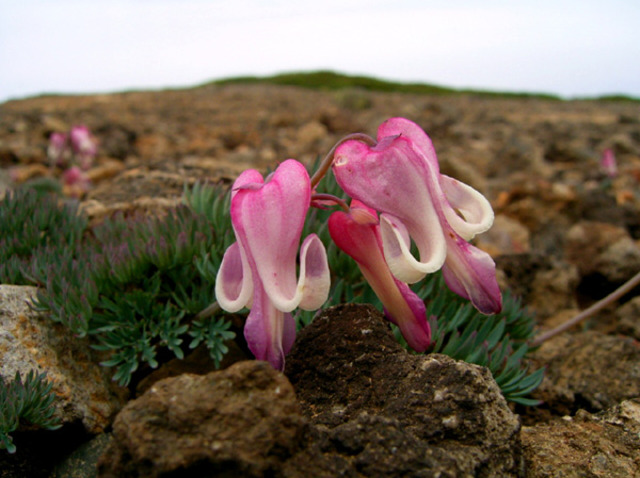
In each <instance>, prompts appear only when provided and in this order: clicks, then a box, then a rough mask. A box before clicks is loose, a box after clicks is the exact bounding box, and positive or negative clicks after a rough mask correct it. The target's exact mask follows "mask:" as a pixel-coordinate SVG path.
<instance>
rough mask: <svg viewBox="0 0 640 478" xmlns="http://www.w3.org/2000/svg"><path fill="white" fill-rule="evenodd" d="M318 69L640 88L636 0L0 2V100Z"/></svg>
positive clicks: (559, 87) (583, 92) (592, 89)
mask: <svg viewBox="0 0 640 478" xmlns="http://www.w3.org/2000/svg"><path fill="white" fill-rule="evenodd" d="M318 69H331V70H335V71H339V72H343V73H348V74H364V75H369V76H374V77H378V78H382V79H390V80H398V81H407V82H424V83H433V84H439V85H443V86H452V87H461V88H462V87H464V88H477V89H491V90H508V91H531V92H547V93H552V94H558V95H561V96H564V97H575V96H594V95H603V94H611V93H622V94H627V95H632V96H637V97H640V1H639V0H607V1H594V0H581V1H580V0H567V1H563V0H521V1H515V0H486V1H471V0H450V1H445V0H422V1H420V0H395V1H379V0H316V1H314V2H311V1H307V0H300V1H293V0H264V1H259V0H232V1H227V0H115V1H108V0H104V1H102V2H97V1H96V2H94V1H90V0H55V1H54V0H0V102H2V101H5V100H7V99H9V98H20V97H25V96H31V95H36V94H39V93H44V92H59V93H89V92H110V91H118V90H125V89H147V88H162V87H180V86H192V85H196V84H200V83H203V82H206V81H209V80H212V79H219V78H226V77H230V76H238V75H266V74H274V73H280V72H287V71H305V70H318Z"/></svg>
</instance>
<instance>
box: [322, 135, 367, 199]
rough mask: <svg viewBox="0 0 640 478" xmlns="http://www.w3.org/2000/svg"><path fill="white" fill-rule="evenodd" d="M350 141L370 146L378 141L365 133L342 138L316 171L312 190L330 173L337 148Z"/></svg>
mask: <svg viewBox="0 0 640 478" xmlns="http://www.w3.org/2000/svg"><path fill="white" fill-rule="evenodd" d="M350 140H356V141H362V142H363V143H366V144H368V145H369V146H375V145H376V140H375V139H373V138H372V137H371V136H368V135H366V134H364V133H353V134H349V135H347V136H345V137H344V138H342V139H341V140H340V141H338V142H337V143H336V144H335V145H334V146H333V148H331V150H330V151H329V152H328V153H327V155H326V156H325V157H324V159H323V160H322V162H321V163H320V167H319V168H318V169H317V170H316V172H315V173H313V176H312V177H311V189H313V188H315V187H316V186H317V185H318V183H319V182H320V180H321V179H322V178H323V177H324V175H325V174H327V171H329V168H330V167H331V165H332V164H333V155H334V154H335V152H336V148H337V147H338V146H340V145H341V144H342V143H344V142H345V141H350Z"/></svg>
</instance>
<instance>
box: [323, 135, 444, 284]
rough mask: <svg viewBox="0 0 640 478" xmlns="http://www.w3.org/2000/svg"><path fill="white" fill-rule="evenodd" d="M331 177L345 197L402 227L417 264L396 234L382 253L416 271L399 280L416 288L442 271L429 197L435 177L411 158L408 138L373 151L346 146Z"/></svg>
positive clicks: (440, 237) (439, 236)
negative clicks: (414, 249)
mask: <svg viewBox="0 0 640 478" xmlns="http://www.w3.org/2000/svg"><path fill="white" fill-rule="evenodd" d="M333 171H334V174H335V177H336V180H337V181H338V184H340V186H341V187H342V188H343V189H344V190H345V192H346V193H347V194H348V195H349V196H351V197H353V198H355V199H358V200H360V201H362V202H363V203H365V204H366V205H367V206H369V207H372V208H373V209H375V210H378V211H381V212H383V213H387V214H388V215H391V216H393V217H394V218H396V220H397V221H398V222H400V223H402V224H403V225H404V226H405V227H406V229H407V231H408V232H409V235H410V236H411V238H412V239H413V241H414V242H415V244H416V246H417V247H418V251H419V254H420V260H415V261H411V260H410V259H409V257H408V256H407V254H405V253H404V252H403V249H402V248H403V246H402V244H401V241H400V240H399V237H398V236H397V234H396V232H395V231H392V230H385V232H384V233H383V242H384V243H385V252H386V249H387V248H388V249H389V250H390V251H393V252H394V255H393V257H390V260H391V262H392V263H393V262H394V261H395V259H396V258H404V259H406V260H407V261H409V262H410V263H411V264H412V265H411V267H413V268H414V269H415V272H416V273H415V275H412V276H409V275H402V277H399V278H400V279H401V280H403V281H405V279H407V280H406V282H415V280H416V278H418V280H419V276H424V274H427V273H431V272H434V271H435V270H438V269H439V268H440V267H441V266H442V264H443V262H444V258H445V256H446V243H445V240H444V234H443V232H442V227H441V225H440V220H439V218H438V213H437V211H436V209H435V205H434V200H433V198H432V197H431V194H430V191H431V190H433V189H434V187H435V186H434V185H435V184H437V171H434V170H433V168H432V166H431V163H430V162H429V161H426V160H424V158H423V157H422V156H420V155H417V154H416V152H415V151H414V150H413V149H412V146H411V143H410V141H409V140H408V139H407V138H405V137H403V136H399V137H388V138H384V139H383V140H382V141H380V142H379V143H378V144H377V145H376V146H375V147H374V148H371V147H369V146H368V145H365V144H364V143H361V142H359V141H347V142H345V143H343V144H342V145H340V146H339V147H338V148H337V149H336V152H335V160H334V166H333ZM385 227H386V226H385ZM394 236H396V237H398V240H395V239H393V238H394ZM387 241H392V242H393V243H389V244H387ZM393 267H394V268H395V264H394V266H393ZM403 270H406V268H403Z"/></svg>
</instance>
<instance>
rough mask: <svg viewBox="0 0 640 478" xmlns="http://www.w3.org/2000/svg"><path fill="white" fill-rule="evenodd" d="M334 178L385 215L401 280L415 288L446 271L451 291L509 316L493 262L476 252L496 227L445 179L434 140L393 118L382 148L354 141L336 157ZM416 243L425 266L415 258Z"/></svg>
mask: <svg viewBox="0 0 640 478" xmlns="http://www.w3.org/2000/svg"><path fill="white" fill-rule="evenodd" d="M334 157H335V159H334V163H333V171H334V174H335V177H336V179H337V181H338V183H339V184H340V186H341V187H342V189H344V191H345V192H346V193H347V194H349V196H351V197H352V198H355V199H358V200H360V201H362V202H363V203H364V204H366V205H367V206H369V207H371V208H373V209H375V210H377V211H380V212H381V213H382V214H381V215H380V235H381V238H382V244H383V250H384V256H385V259H386V262H387V264H388V265H389V268H390V270H391V272H392V273H393V275H394V276H395V277H396V278H398V279H399V280H400V281H402V282H406V283H414V282H417V281H419V280H421V279H422V278H423V277H424V276H425V274H428V273H431V272H435V271H436V270H438V269H440V268H442V271H443V275H444V278H445V281H446V282H447V285H448V286H449V288H450V289H451V290H453V291H454V292H455V293H457V294H459V295H460V296H462V297H465V298H467V299H469V300H471V302H472V303H473V305H474V306H475V307H476V308H477V309H478V310H479V311H480V312H483V313H486V314H490V313H496V312H499V311H500V310H501V309H502V295H501V293H500V289H499V287H498V283H497V280H496V274H495V263H494V262H493V260H492V259H491V257H490V256H489V255H488V254H487V253H485V252H483V251H481V250H480V249H477V248H476V247H474V246H472V245H470V244H469V243H468V242H467V241H469V240H471V239H472V238H473V237H474V236H475V235H476V234H479V233H481V232H484V231H486V230H487V229H489V227H491V225H492V223H493V210H492V209H491V205H490V204H489V202H488V201H487V200H486V199H485V198H484V196H482V195H481V194H480V193H479V192H477V191H476V190H474V189H473V188H471V187H469V186H467V185H466V184H463V183H461V182H459V181H457V180H455V179H453V178H450V177H448V176H445V175H443V174H440V168H439V165H438V159H437V157H436V153H435V149H434V148H433V144H432V143H431V140H430V139H429V137H428V136H427V135H426V133H425V132H424V131H422V129H421V128H420V127H419V126H418V125H416V124H415V123H413V122H411V121H409V120H407V119H404V118H392V119H390V120H387V121H386V122H384V123H383V124H382V125H381V126H380V128H379V129H378V143H377V144H376V145H375V146H369V145H367V144H364V143H362V142H360V141H356V140H353V141H346V142H344V143H343V144H341V145H340V146H339V147H338V148H337V149H336V151H335V156H334ZM411 240H413V242H414V243H415V245H416V246H417V249H418V252H419V259H416V258H415V257H414V256H413V255H412V254H411V252H410V246H411Z"/></svg>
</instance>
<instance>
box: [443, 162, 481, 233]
mask: <svg viewBox="0 0 640 478" xmlns="http://www.w3.org/2000/svg"><path fill="white" fill-rule="evenodd" d="M440 186H441V187H442V191H443V193H444V196H445V197H446V200H445V201H442V206H443V212H444V215H445V217H446V218H447V222H448V223H449V225H450V226H451V227H452V228H453V230H454V231H455V232H456V233H458V234H459V235H460V236H462V238H463V239H465V240H466V241H469V240H471V239H473V237H474V236H475V235H476V234H480V233H482V232H485V231H487V230H488V229H489V228H490V227H491V226H492V225H493V208H492V207H491V204H490V203H489V201H488V200H487V199H486V198H485V197H484V196H483V195H482V194H480V193H479V192H478V191H476V190H475V189H473V188H472V187H471V186H468V185H466V184H464V183H462V182H460V181H458V180H457V179H453V178H450V177H449V176H445V175H444V174H442V175H440ZM458 212H459V213H460V214H462V217H460V215H458Z"/></svg>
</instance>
